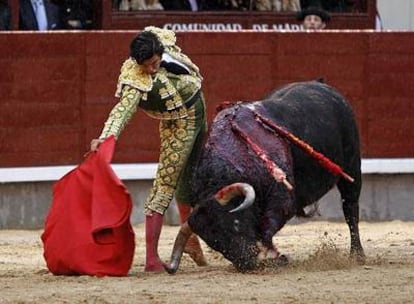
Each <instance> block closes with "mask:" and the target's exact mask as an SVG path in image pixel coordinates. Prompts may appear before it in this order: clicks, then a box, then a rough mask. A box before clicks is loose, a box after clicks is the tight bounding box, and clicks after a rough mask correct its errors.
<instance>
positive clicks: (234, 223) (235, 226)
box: [233, 219, 240, 232]
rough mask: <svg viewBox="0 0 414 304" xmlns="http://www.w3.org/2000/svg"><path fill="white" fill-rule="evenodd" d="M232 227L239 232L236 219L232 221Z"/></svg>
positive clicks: (238, 222) (238, 224) (238, 223)
mask: <svg viewBox="0 0 414 304" xmlns="http://www.w3.org/2000/svg"><path fill="white" fill-rule="evenodd" d="M233 227H234V230H236V231H237V232H239V230H240V221H239V220H237V219H236V220H234V222H233Z"/></svg>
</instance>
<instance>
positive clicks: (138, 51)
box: [129, 31, 164, 64]
mask: <svg viewBox="0 0 414 304" xmlns="http://www.w3.org/2000/svg"><path fill="white" fill-rule="evenodd" d="M129 49H130V54H129V55H130V56H131V57H132V58H134V59H135V60H136V62H137V63H138V64H142V63H143V62H144V61H145V60H147V59H150V58H152V57H153V56H154V55H159V56H161V55H162V53H163V52H164V46H163V45H162V44H161V42H160V40H159V39H158V37H157V35H155V34H154V33H151V32H148V31H143V32H141V33H139V34H138V35H137V36H136V37H135V38H134V40H132V42H131V45H130V47H129Z"/></svg>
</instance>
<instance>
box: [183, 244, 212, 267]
mask: <svg viewBox="0 0 414 304" xmlns="http://www.w3.org/2000/svg"><path fill="white" fill-rule="evenodd" d="M184 252H185V253H187V254H188V255H189V256H190V257H191V259H192V260H193V261H194V262H195V263H196V264H197V265H198V266H207V265H208V264H207V260H206V258H205V257H204V254H203V251H201V250H191V249H188V248H186V249H184Z"/></svg>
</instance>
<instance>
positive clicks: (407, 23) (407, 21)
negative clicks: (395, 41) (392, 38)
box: [377, 0, 414, 30]
mask: <svg viewBox="0 0 414 304" xmlns="http://www.w3.org/2000/svg"><path fill="white" fill-rule="evenodd" d="M377 7H378V12H379V14H380V16H381V19H382V25H383V27H384V29H385V30H414V0H393V1H390V0H377Z"/></svg>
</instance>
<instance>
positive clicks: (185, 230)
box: [164, 221, 193, 274]
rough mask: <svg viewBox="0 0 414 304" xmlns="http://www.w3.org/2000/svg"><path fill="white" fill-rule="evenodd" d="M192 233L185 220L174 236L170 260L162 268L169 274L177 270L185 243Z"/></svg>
mask: <svg viewBox="0 0 414 304" xmlns="http://www.w3.org/2000/svg"><path fill="white" fill-rule="evenodd" d="M192 233H193V231H192V230H191V228H190V226H189V225H188V223H187V221H185V222H184V223H183V224H182V225H181V228H180V231H179V232H178V234H177V237H176V238H175V242H174V247H173V252H172V253H171V261H170V263H169V264H164V268H165V270H166V271H167V272H168V273H169V274H174V273H176V272H177V270H178V266H180V262H181V257H182V256H183V252H184V248H185V245H186V244H187V241H188V239H189V238H190V236H191V234H192Z"/></svg>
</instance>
